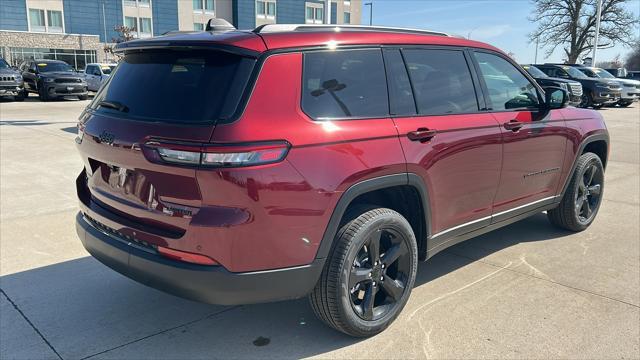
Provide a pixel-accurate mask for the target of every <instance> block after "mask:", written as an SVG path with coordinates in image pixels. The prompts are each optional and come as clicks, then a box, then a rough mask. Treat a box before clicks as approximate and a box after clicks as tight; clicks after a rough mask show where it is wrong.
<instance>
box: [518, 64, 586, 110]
mask: <svg viewBox="0 0 640 360" xmlns="http://www.w3.org/2000/svg"><path fill="white" fill-rule="evenodd" d="M522 68H523V69H525V70H526V71H527V72H528V73H529V75H531V76H532V77H533V78H534V79H535V80H536V82H537V83H538V84H540V86H542V87H543V88H544V87H548V86H556V87H559V88H561V89H564V90H565V91H566V92H567V93H568V94H569V104H571V105H574V106H577V105H579V104H580V103H581V102H582V85H581V84H580V83H579V82H578V81H573V80H568V79H562V78H556V77H550V76H549V75H547V74H545V73H544V72H542V71H541V70H540V69H538V68H537V67H535V66H533V65H522Z"/></svg>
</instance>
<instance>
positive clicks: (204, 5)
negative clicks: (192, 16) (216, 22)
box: [193, 0, 216, 14]
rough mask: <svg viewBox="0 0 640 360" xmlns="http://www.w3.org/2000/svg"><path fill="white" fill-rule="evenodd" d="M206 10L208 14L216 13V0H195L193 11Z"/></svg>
mask: <svg viewBox="0 0 640 360" xmlns="http://www.w3.org/2000/svg"><path fill="white" fill-rule="evenodd" d="M203 10H204V12H205V13H207V14H214V13H215V10H216V8H215V2H214V0H193V12H197V13H201V12H202V11H203Z"/></svg>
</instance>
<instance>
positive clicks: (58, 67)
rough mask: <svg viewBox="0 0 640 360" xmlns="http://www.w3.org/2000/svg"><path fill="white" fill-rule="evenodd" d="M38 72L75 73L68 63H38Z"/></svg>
mask: <svg viewBox="0 0 640 360" xmlns="http://www.w3.org/2000/svg"><path fill="white" fill-rule="evenodd" d="M36 65H37V66H38V71H39V72H41V73H46V72H53V71H69V72H73V68H72V67H71V66H70V65H69V64H67V63H58V62H52V63H44V62H43V63H37V64H36Z"/></svg>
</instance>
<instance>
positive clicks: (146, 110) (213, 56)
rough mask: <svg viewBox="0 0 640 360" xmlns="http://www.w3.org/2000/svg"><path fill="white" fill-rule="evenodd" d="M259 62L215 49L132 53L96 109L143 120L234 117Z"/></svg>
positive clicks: (100, 96)
mask: <svg viewBox="0 0 640 360" xmlns="http://www.w3.org/2000/svg"><path fill="white" fill-rule="evenodd" d="M254 63H255V60H254V59H249V58H245V57H241V56H238V55H233V54H229V53H226V52H220V51H212V50H184V51H182V50H149V51H143V52H137V53H129V54H126V55H125V56H124V58H123V59H122V60H121V61H120V65H119V66H118V67H117V68H116V69H115V70H114V71H113V74H112V76H111V77H110V80H109V82H108V83H107V84H106V85H105V86H104V88H103V89H102V90H101V91H100V93H98V95H97V96H96V98H95V99H94V101H93V102H92V104H91V108H92V109H95V110H96V111H98V112H105V113H110V114H114V115H116V116H119V117H127V118H132V119H136V120H143V121H162V122H170V123H210V122H215V121H216V120H219V119H224V118H228V117H231V116H232V115H233V114H234V113H235V111H236V108H237V107H238V104H239V102H240V98H241V97H242V94H243V92H244V89H245V87H246V85H247V82H248V79H249V75H250V73H251V70H252V69H253V65H254ZM101 104H102V105H101ZM114 104H115V105H117V106H114Z"/></svg>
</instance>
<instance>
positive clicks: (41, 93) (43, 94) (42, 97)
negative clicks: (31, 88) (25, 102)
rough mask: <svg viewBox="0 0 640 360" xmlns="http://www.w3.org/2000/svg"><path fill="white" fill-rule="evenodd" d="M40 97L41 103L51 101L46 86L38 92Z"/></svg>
mask: <svg viewBox="0 0 640 360" xmlns="http://www.w3.org/2000/svg"><path fill="white" fill-rule="evenodd" d="M38 97H39V98H40V101H49V100H50V99H51V98H50V97H49V93H48V92H47V89H46V88H45V87H44V86H41V87H40V89H39V90H38Z"/></svg>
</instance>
